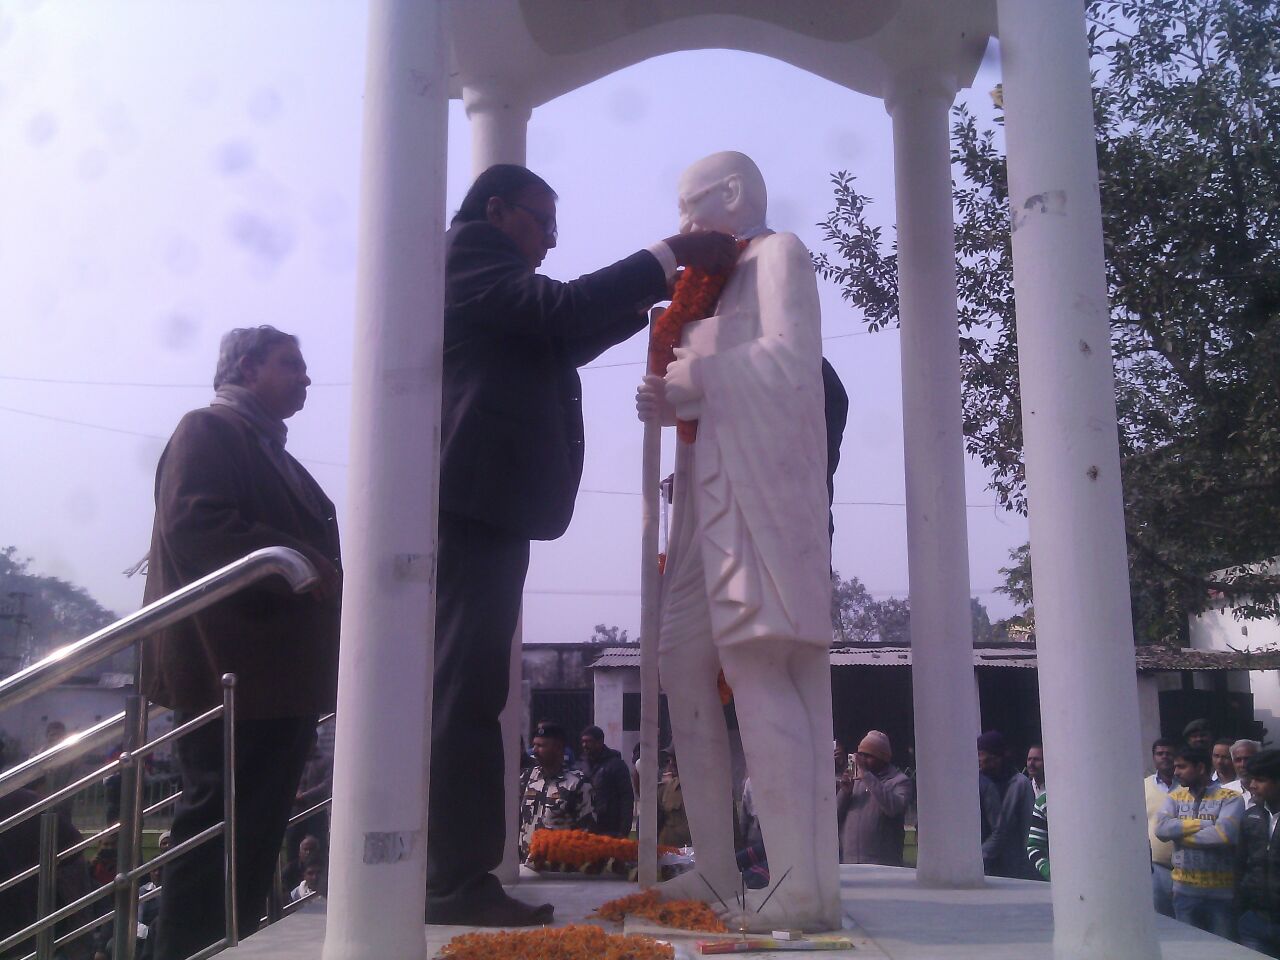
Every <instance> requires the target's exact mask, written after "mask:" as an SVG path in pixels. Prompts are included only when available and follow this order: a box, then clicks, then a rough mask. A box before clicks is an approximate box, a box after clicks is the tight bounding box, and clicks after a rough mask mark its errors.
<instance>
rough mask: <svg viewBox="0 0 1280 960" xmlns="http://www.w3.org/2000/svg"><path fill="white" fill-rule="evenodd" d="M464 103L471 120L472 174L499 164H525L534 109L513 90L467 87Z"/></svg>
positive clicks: (474, 174)
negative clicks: (530, 119)
mask: <svg viewBox="0 0 1280 960" xmlns="http://www.w3.org/2000/svg"><path fill="white" fill-rule="evenodd" d="M462 102H463V104H464V105H465V106H466V108H467V119H468V120H470V121H471V175H472V176H473V177H475V176H479V175H480V174H481V173H483V172H484V171H485V170H486V169H488V168H489V167H491V166H493V165H494V164H495V163H519V164H522V165H523V164H524V162H525V153H526V144H527V143H528V131H529V117H530V116H531V115H532V112H533V111H532V108H531V107H530V106H529V105H528V104H527V103H525V102H524V101H522V100H521V99H520V98H519V97H516V96H514V95H513V94H512V93H511V92H510V91H494V90H485V89H479V88H476V87H465V88H464V89H463V91H462Z"/></svg>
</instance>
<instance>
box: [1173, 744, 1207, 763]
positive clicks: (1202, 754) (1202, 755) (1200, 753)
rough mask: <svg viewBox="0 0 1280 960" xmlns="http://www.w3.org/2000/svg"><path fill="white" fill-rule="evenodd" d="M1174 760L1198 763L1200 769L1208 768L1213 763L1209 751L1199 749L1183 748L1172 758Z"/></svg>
mask: <svg viewBox="0 0 1280 960" xmlns="http://www.w3.org/2000/svg"><path fill="white" fill-rule="evenodd" d="M1174 759H1175V760H1185V761H1186V762H1187V763H1198V764H1199V765H1200V766H1202V767H1208V766H1209V765H1210V764H1212V763H1213V758H1212V757H1210V756H1209V751H1207V750H1201V749H1200V748H1199V747H1183V748H1182V749H1181V750H1179V751H1178V752H1177V754H1176V755H1175V756H1174Z"/></svg>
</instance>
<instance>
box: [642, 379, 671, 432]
mask: <svg viewBox="0 0 1280 960" xmlns="http://www.w3.org/2000/svg"><path fill="white" fill-rule="evenodd" d="M636 416H637V417H639V418H640V422H641V423H650V422H652V421H657V422H658V423H660V424H662V425H663V426H664V427H670V426H674V425H675V422H676V412H675V409H674V408H672V406H671V405H670V404H669V403H667V400H666V397H665V396H664V395H663V381H662V378H661V377H660V376H658V375H657V374H654V373H650V374H648V375H647V376H645V378H644V379H643V380H641V381H640V386H638V387H636Z"/></svg>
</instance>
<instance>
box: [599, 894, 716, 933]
mask: <svg viewBox="0 0 1280 960" xmlns="http://www.w3.org/2000/svg"><path fill="white" fill-rule="evenodd" d="M593 916H596V917H600V918H601V919H602V920H613V921H614V922H616V923H621V922H622V921H623V920H625V919H626V918H627V917H628V916H633V917H644V918H645V919H646V920H652V921H653V922H654V923H656V924H659V925H661V926H664V927H673V928H674V929H676V930H694V931H697V932H699V933H728V932H729V928H728V927H726V926H725V925H724V921H723V920H721V919H720V918H719V917H718V916H716V914H715V911H713V910H712V909H711V908H710V907H709V906H707V905H706V904H705V903H703V902H702V901H701V900H663V899H662V897H661V896H660V895H659V894H658V891H657V890H645V891H643V892H641V893H633V894H631V895H630V896H627V897H619V898H618V899H617V900H610V901H609V902H608V903H605V904H603V905H602V906H600V907H599V908H598V909H597V910H596V912H595V913H594V914H593Z"/></svg>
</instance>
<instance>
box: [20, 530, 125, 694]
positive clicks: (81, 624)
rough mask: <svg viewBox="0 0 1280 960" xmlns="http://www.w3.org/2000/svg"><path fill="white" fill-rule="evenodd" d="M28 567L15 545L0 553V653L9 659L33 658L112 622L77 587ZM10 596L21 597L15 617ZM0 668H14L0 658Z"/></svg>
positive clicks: (27, 561)
mask: <svg viewBox="0 0 1280 960" xmlns="http://www.w3.org/2000/svg"><path fill="white" fill-rule="evenodd" d="M30 565H31V560H30V559H29V558H22V557H19V556H18V550H17V548H16V547H4V548H2V549H0V602H3V603H4V604H5V605H6V608H7V610H6V612H7V613H8V614H9V615H8V616H6V617H5V618H4V620H3V621H2V622H0V650H5V651H6V652H8V651H12V653H11V654H10V655H11V656H13V657H15V658H17V659H19V660H31V659H38V658H39V657H41V656H43V655H44V654H45V653H48V652H49V651H50V650H51V649H53V648H54V647H57V646H60V645H62V644H64V643H70V642H71V641H72V640H79V639H80V638H81V637H85V636H88V635H89V634H90V633H93V632H94V631H95V630H99V629H101V628H102V627H105V626H107V625H108V624H110V623H112V622H113V621H114V620H115V619H116V615H115V614H114V613H112V612H111V611H110V610H108V609H106V608H105V607H103V606H102V604H100V603H98V601H96V600H94V599H93V597H91V596H89V594H88V592H86V591H85V589H84V588H83V587H77V586H76V585H75V584H72V583H68V582H67V581H66V580H61V579H59V578H58V577H46V576H41V575H39V574H36V573H32V572H31V569H30ZM15 594H25V596H24V597H23V598H22V609H23V614H24V616H23V617H22V618H18V617H17V616H15V614H16V613H17V608H18V604H17V597H16V596H14V595H15ZM112 659H113V660H114V659H116V658H112ZM0 666H4V667H5V668H6V669H7V670H8V671H11V670H13V669H17V667H18V666H19V664H18V663H15V662H13V661H12V660H3V659H0Z"/></svg>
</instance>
